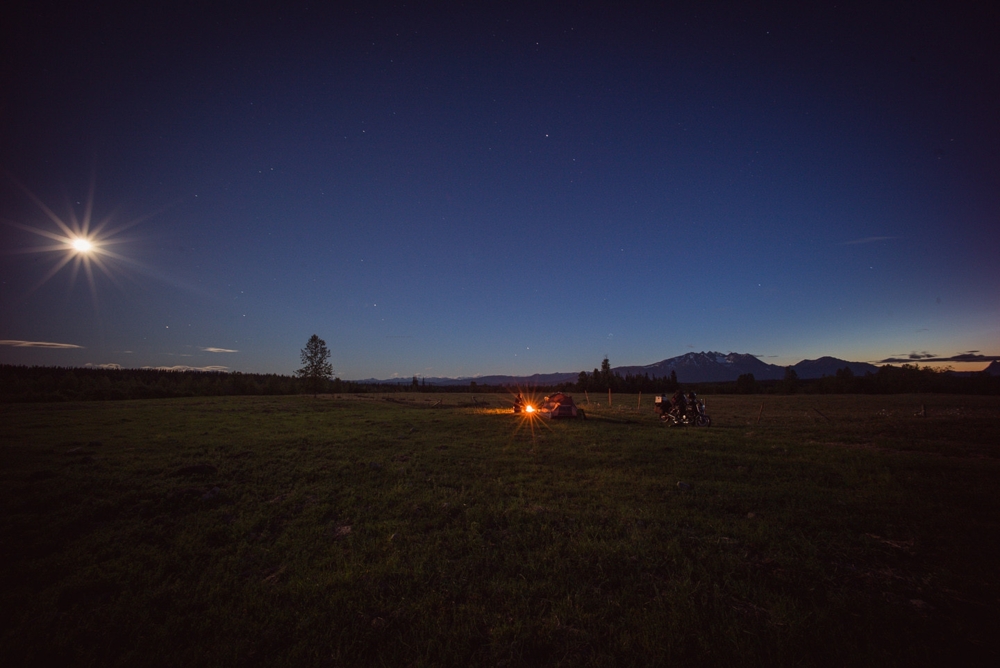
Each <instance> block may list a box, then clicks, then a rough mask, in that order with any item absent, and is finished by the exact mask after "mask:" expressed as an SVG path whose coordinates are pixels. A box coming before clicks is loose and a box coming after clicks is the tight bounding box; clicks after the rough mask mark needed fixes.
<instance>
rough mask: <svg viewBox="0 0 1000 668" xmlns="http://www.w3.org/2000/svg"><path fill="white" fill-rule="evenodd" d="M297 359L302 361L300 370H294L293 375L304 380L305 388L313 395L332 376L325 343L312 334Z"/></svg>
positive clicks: (328, 353) (331, 366) (328, 352)
mask: <svg viewBox="0 0 1000 668" xmlns="http://www.w3.org/2000/svg"><path fill="white" fill-rule="evenodd" d="M299 359H300V360H301V361H302V368H301V369H298V370H296V372H295V375H296V376H298V377H299V378H304V379H305V381H306V387H308V388H309V389H310V390H312V393H313V394H314V395H315V394H316V393H318V392H319V391H320V389H322V387H323V385H324V383H325V382H326V381H327V380H329V379H330V376H332V375H333V365H332V364H330V351H329V350H328V349H327V347H326V341H324V340H323V339H321V338H319V337H318V336H316V335H315V334H313V335H312V336H311V337H309V341H307V342H306V347H305V348H303V349H302V353H301V355H300V356H299Z"/></svg>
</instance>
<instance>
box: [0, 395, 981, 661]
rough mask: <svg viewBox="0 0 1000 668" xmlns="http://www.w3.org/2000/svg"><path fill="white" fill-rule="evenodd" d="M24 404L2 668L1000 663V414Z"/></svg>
mask: <svg viewBox="0 0 1000 668" xmlns="http://www.w3.org/2000/svg"><path fill="white" fill-rule="evenodd" d="M575 396H576V398H577V401H578V403H579V404H580V405H581V407H583V408H585V409H586V411H587V419H586V420H573V421H557V422H549V421H541V420H528V419H526V418H523V417H521V416H515V415H514V414H512V413H511V412H510V410H509V407H510V401H509V397H507V396H504V395H477V396H475V397H473V396H472V395H456V394H404V393H400V394H389V395H368V396H363V397H362V396H351V395H341V396H319V397H312V396H286V397H238V398H232V397H230V398H225V397H223V398H191V399H171V400H147V401H120V402H88V403H59V404H6V405H0V416H2V419H0V563H2V565H3V567H2V569H0V665H5V666H21V665H74V666H90V665H93V666H114V665H128V666H138V665H163V666H178V665H188V666H192V665H194V666H202V665H204V666H250V665H266V666H301V665H385V666H409V665H413V666H431V665H567V666H581V665H595V666H596V665H605V666H617V665H666V664H669V663H673V662H676V663H678V664H687V665H704V664H715V665H767V666H776V665H803V664H805V665H836V666H844V665H852V664H859V665H873V664H878V665H880V666H884V665H941V664H943V663H947V664H951V665H963V664H964V665H970V664H971V665H977V664H979V665H1000V653H998V647H1000V640H998V635H1000V634H998V631H997V630H998V629H1000V494H998V492H1000V398H998V397H980V396H953V395H948V396H944V395H901V396H789V397H775V396H768V397H764V398H761V397H760V396H718V397H713V396H707V397H706V399H707V404H708V412H709V414H710V415H711V417H712V419H713V426H712V427H710V428H707V429H704V428H693V427H673V428H668V427H666V426H664V425H663V424H661V423H660V422H659V420H658V419H657V417H656V414H655V413H654V412H653V406H652V397H649V396H643V397H642V398H641V406H640V398H639V397H636V396H635V395H631V396H629V395H624V396H623V395H617V396H615V397H613V402H614V403H613V405H612V406H610V407H609V406H608V405H607V396H606V395H605V396H603V397H601V398H600V399H601V401H602V403H601V404H598V403H596V402H594V400H595V397H594V396H591V397H589V399H590V401H591V403H588V402H587V400H586V399H585V397H584V396H583V395H575Z"/></svg>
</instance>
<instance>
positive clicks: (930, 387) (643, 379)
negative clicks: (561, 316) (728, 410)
mask: <svg viewBox="0 0 1000 668" xmlns="http://www.w3.org/2000/svg"><path fill="white" fill-rule="evenodd" d="M557 389H561V390H564V391H573V390H575V391H577V392H585V391H589V392H594V391H601V392H606V391H608V390H609V389H610V390H611V391H612V392H620V393H624V394H637V393H639V392H649V393H653V392H655V393H661V394H670V393H673V392H675V391H677V390H678V389H684V390H689V389H690V390H694V391H695V392H697V393H699V394H701V393H706V394H797V393H801V394H910V393H915V394H922V393H941V394H1000V376H991V375H989V374H987V373H973V374H968V375H957V374H954V373H948V372H946V371H938V370H936V369H932V368H931V367H919V366H917V365H915V364H904V365H902V366H898V367H897V366H889V365H888V364H887V365H885V366H883V367H881V368H879V370H878V371H877V372H875V373H866V374H864V375H862V376H858V375H855V374H854V372H853V371H852V370H851V368H850V367H847V366H845V367H844V368H843V369H840V370H838V371H837V372H836V373H835V374H834V375H833V376H823V377H822V378H808V379H802V378H799V376H798V373H797V372H796V371H795V369H794V368H793V367H790V366H789V367H786V368H785V375H784V378H782V379H781V380H757V379H755V378H754V376H753V374H752V373H747V374H743V375H741V376H739V377H738V378H737V379H736V380H735V381H729V382H712V383H679V382H678V381H677V373H676V372H675V371H671V372H670V375H669V376H665V377H657V376H653V377H652V378H650V376H649V374H641V375H632V374H626V375H625V376H624V377H623V376H621V375H619V374H617V373H613V372H612V371H611V363H610V362H609V361H608V358H607V357H605V358H604V360H603V361H602V362H601V368H600V369H594V370H593V372H591V373H587V372H586V371H581V372H580V375H579V377H578V378H577V382H576V383H575V384H573V383H565V384H563V385H562V386H560V387H558V388H557Z"/></svg>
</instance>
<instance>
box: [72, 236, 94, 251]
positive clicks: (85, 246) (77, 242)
mask: <svg viewBox="0 0 1000 668" xmlns="http://www.w3.org/2000/svg"><path fill="white" fill-rule="evenodd" d="M73 248H74V249H75V250H76V251H78V252H80V253H86V252H87V251H90V250H92V249H93V248H94V244H92V243H90V242H89V241H87V240H86V239H73Z"/></svg>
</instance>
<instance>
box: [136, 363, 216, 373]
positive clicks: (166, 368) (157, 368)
mask: <svg viewBox="0 0 1000 668" xmlns="http://www.w3.org/2000/svg"><path fill="white" fill-rule="evenodd" d="M142 368H143V369H150V370H152V371H217V372H220V373H221V372H228V371H229V367H228V366H184V365H180V364H179V365H177V366H144V367H142Z"/></svg>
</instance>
